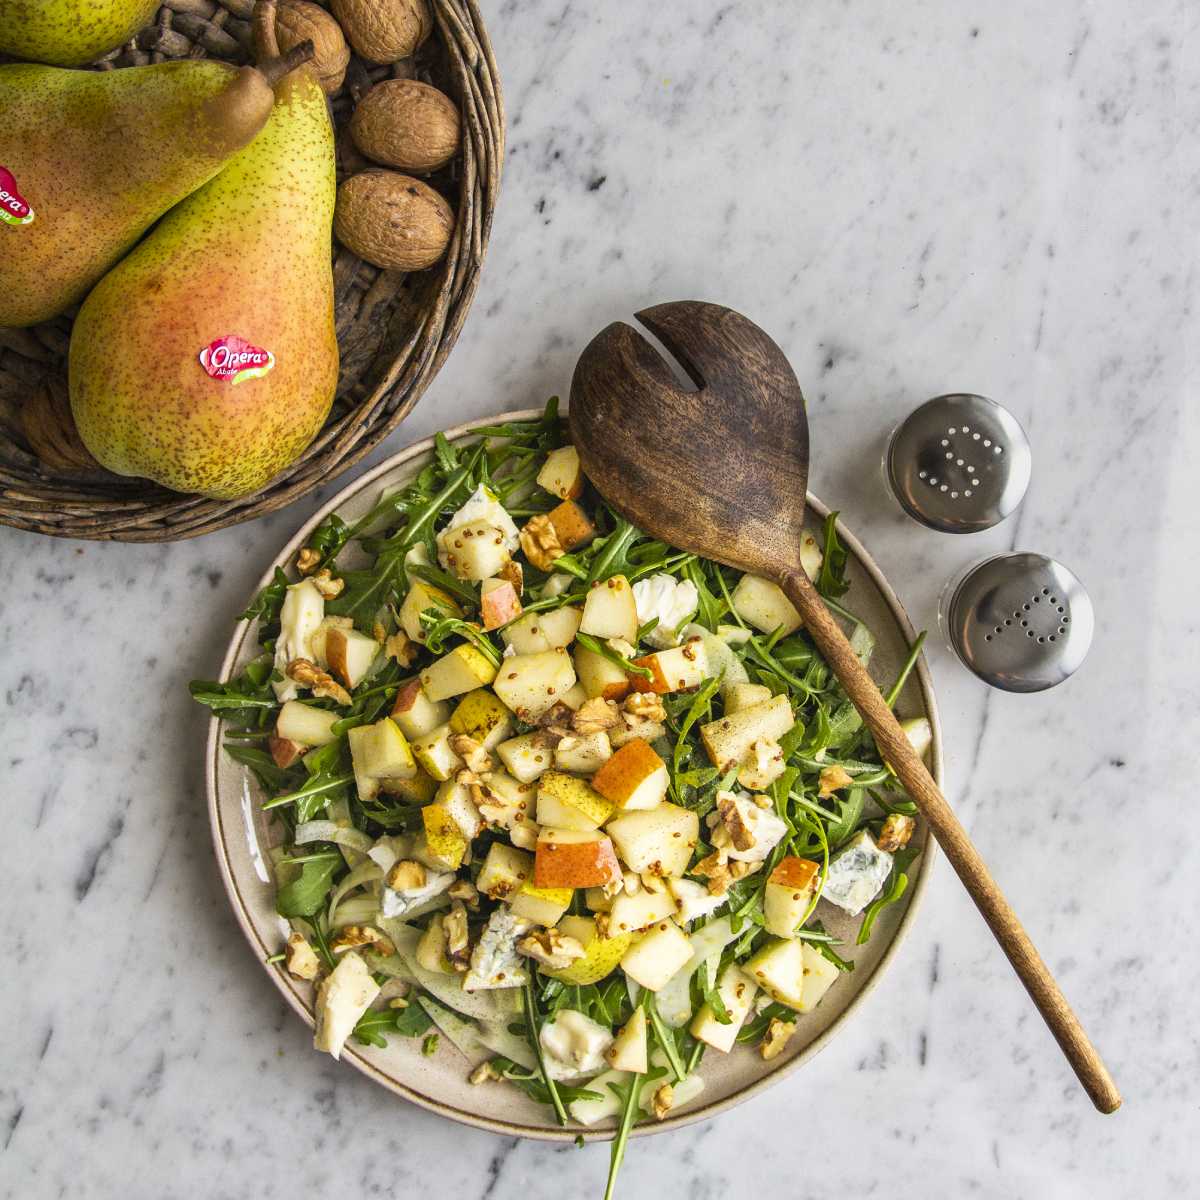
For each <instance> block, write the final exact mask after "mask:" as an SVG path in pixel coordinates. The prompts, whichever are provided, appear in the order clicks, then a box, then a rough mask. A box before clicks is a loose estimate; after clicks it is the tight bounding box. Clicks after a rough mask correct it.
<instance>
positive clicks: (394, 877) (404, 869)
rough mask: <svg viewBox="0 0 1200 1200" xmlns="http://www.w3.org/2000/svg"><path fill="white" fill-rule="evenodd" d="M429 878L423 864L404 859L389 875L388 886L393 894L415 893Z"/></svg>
mask: <svg viewBox="0 0 1200 1200" xmlns="http://www.w3.org/2000/svg"><path fill="white" fill-rule="evenodd" d="M428 878H429V876H428V874H427V873H426V871H425V867H424V865H423V864H422V863H419V862H415V861H414V860H413V859H411V858H402V859H401V860H400V861H399V862H398V863H396V864H395V866H393V867H392V869H391V870H390V871H389V872H388V873H387V885H388V887H390V888H391V889H392V891H393V892H415V891H416V890H417V889H418V888H423V887H424V886H425V882H426V880H427V879H428Z"/></svg>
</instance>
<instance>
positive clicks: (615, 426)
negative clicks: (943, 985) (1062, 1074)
mask: <svg viewBox="0 0 1200 1200" xmlns="http://www.w3.org/2000/svg"><path fill="white" fill-rule="evenodd" d="M637 319H638V320H639V321H640V322H641V323H642V325H644V326H645V327H646V328H647V329H648V330H649V331H650V332H651V333H652V334H653V335H654V336H655V337H657V338H658V339H659V341H660V342H661V343H662V345H663V346H664V347H666V349H667V350H668V352H669V353H671V354H672V355H673V356H674V357H675V359H676V361H677V362H678V364H679V366H680V367H682V369H683V370H684V372H686V374H687V375H688V376H689V377H690V378H691V379H692V381H693V382H694V383H695V385H696V390H690V389H688V388H686V387H685V386H683V385H682V384H681V383H679V382H678V381H677V379H676V376H675V373H674V372H673V371H672V369H671V367H670V365H669V364H668V363H667V362H666V361H665V360H664V359H663V357H662V356H661V354H660V353H659V351H658V350H657V349H656V348H655V347H653V346H652V345H651V344H650V343H649V342H648V341H647V340H646V339H645V338H644V337H643V336H642V335H641V334H640V333H638V332H637V331H636V330H635V329H633V328H632V327H631V326H629V325H626V324H623V323H621V322H614V323H613V324H612V325H609V326H608V328H607V329H604V330H603V331H602V332H601V333H599V334H598V335H597V336H596V337H595V338H594V339H593V340H592V341H591V343H589V345H588V346H587V348H586V349H585V350H584V351H583V353H582V354H581V355H580V358H579V363H578V365H577V366H576V368H575V375H574V378H573V379H572V381H571V405H570V425H571V433H572V438H573V441H574V443H575V446H576V449H577V450H578V451H579V456H580V459H581V460H582V463H583V468H584V472H585V473H586V474H587V476H588V477H589V478H590V479H591V480H592V482H593V483H594V484H595V485H596V487H597V488H598V489H599V490H600V492H601V494H602V495H603V496H604V497H605V499H607V500H608V501H609V502H610V503H611V504H612V505H613V507H614V508H616V509H617V510H619V511H620V512H621V513H623V514H624V515H625V516H626V517H627V518H628V519H629V520H630V521H632V522H633V523H634V524H635V525H637V526H638V527H639V528H640V529H642V530H644V531H645V532H646V533H648V534H650V535H651V536H653V537H656V538H660V539H662V540H663V541H665V542H668V543H669V544H671V545H674V546H678V547H680V548H681V549H683V550H687V551H690V552H691V553H693V554H698V555H701V556H703V557H705V558H711V559H714V560H716V561H717V562H720V563H724V564H726V565H728V566H730V567H734V568H737V569H738V570H741V571H750V572H753V573H754V574H756V575H764V576H766V577H768V578H770V579H773V580H775V581H776V582H777V583H778V584H779V586H780V587H781V588H782V589H783V590H784V592H785V593H786V594H787V597H788V599H789V600H791V602H792V603H793V604H794V605H795V606H796V609H797V611H798V612H799V613H800V615H801V617H802V618H803V620H804V628H805V629H806V630H807V631H808V632H809V634H810V635H811V636H812V639H813V641H814V642H815V643H816V645H817V648H818V649H819V650H820V651H821V653H822V654H823V655H824V657H825V660H826V662H828V664H829V665H830V667H831V668H832V669H833V671H834V673H835V674H836V675H837V677H838V679H839V680H840V681H841V683H842V686H843V687H844V688H845V690H846V693H847V694H848V695H849V697H850V699H851V700H852V701H853V703H854V705H855V707H856V708H857V709H858V711H859V712H860V713H861V714H862V716H863V720H864V721H865V722H866V724H867V727H868V728H869V729H870V731H871V733H872V734H873V735H874V737H875V742H876V744H877V746H878V747H879V751H880V754H881V755H882V756H883V758H884V760H885V761H886V762H888V763H890V764H891V766H892V768H893V769H894V771H895V772H896V774H897V776H899V778H900V782H901V783H902V784H903V785H904V787H905V789H906V790H907V792H908V794H909V795H910V796H911V797H912V799H913V800H914V801H915V802H916V805H917V807H918V809H919V810H920V812H921V815H922V816H923V817H924V818H925V820H926V821H927V822H928V824H929V828H930V830H931V831H932V832H933V835H934V837H935V838H937V841H938V844H939V845H940V846H941V847H942V849H943V850H944V851H945V854H946V857H947V858H948V859H949V860H950V864H951V866H953V867H954V869H955V871H956V872H957V873H958V877H959V879H961V880H962V882H963V884H964V886H965V887H966V889H967V891H968V892H969V893H970V894H971V898H972V899H973V900H974V901H975V904H976V906H977V907H978V909H979V911H980V913H982V914H983V919H984V920H985V921H986V922H987V923H988V926H989V928H990V929H991V931H992V934H993V936H994V937H995V938H996V940H997V941H998V942H999V943H1000V946H1001V949H1003V951H1004V953H1005V954H1006V955H1007V956H1008V960H1009V962H1010V963H1012V966H1013V969H1014V970H1015V971H1016V973H1017V975H1018V976H1019V977H1020V979H1021V982H1022V983H1023V984H1024V985H1025V987H1026V989H1027V990H1028V992H1029V994H1030V996H1031V997H1032V998H1033V1002H1034V1004H1036V1005H1037V1008H1038V1011H1039V1012H1040V1013H1041V1014H1042V1017H1043V1018H1044V1019H1045V1021H1046V1024H1047V1025H1049V1026H1050V1031H1051V1032H1052V1033H1053V1034H1054V1036H1055V1038H1056V1039H1057V1040H1058V1044H1059V1045H1060V1046H1061V1047H1062V1051H1063V1053H1064V1054H1065V1055H1066V1056H1067V1059H1068V1061H1069V1062H1070V1064H1071V1066H1072V1067H1073V1068H1074V1070H1075V1074H1076V1075H1077V1076H1078V1077H1079V1081H1080V1083H1082V1084H1083V1087H1084V1089H1085V1090H1086V1091H1087V1094H1088V1095H1089V1096H1090V1097H1091V1099H1092V1103H1093V1104H1095V1106H1096V1107H1097V1108H1098V1109H1099V1110H1100V1111H1101V1112H1105V1113H1111V1112H1115V1111H1116V1109H1117V1108H1119V1107H1120V1104H1121V1094H1120V1092H1119V1091H1118V1090H1117V1086H1116V1084H1115V1083H1114V1081H1113V1079H1112V1076H1111V1075H1109V1073H1108V1070H1107V1068H1106V1067H1105V1065H1104V1063H1103V1061H1102V1060H1101V1058H1100V1055H1099V1053H1098V1052H1097V1050H1096V1048H1095V1046H1093V1045H1092V1043H1091V1041H1090V1040H1089V1039H1088V1036H1087V1034H1086V1033H1085V1032H1084V1030H1083V1027H1082V1026H1081V1025H1080V1023H1079V1020H1078V1018H1077V1017H1076V1016H1075V1014H1074V1013H1073V1012H1072V1011H1071V1007H1070V1005H1069V1004H1068V1003H1067V1000H1066V997H1064V996H1063V994H1062V991H1061V990H1060V988H1059V986H1058V984H1057V983H1056V982H1055V980H1054V977H1053V976H1052V975H1051V974H1050V971H1049V968H1048V967H1047V966H1046V964H1045V963H1044V962H1043V961H1042V958H1041V956H1040V955H1039V954H1038V952H1037V949H1036V948H1035V947H1034V944H1033V942H1032V941H1031V940H1030V938H1029V935H1028V934H1027V933H1026V932H1025V930H1024V929H1023V928H1022V926H1021V922H1020V921H1019V920H1018V919H1017V915H1016V913H1014V912H1013V910H1012V908H1011V907H1010V906H1009V903H1008V901H1007V900H1006V899H1005V898H1004V895H1003V894H1002V893H1001V891H1000V888H999V887H998V886H997V885H996V881H995V880H994V879H993V878H992V876H991V873H990V872H989V871H988V868H987V866H986V864H985V863H984V861H983V859H982V858H981V857H980V855H979V852H978V851H977V850H976V849H975V847H974V845H973V844H972V843H971V839H970V838H969V837H968V836H967V832H966V830H965V829H963V827H962V824H961V823H960V822H959V820H958V818H957V817H956V816H955V814H954V810H953V809H952V808H951V807H950V805H949V804H948V803H947V802H946V798H945V797H944V796H943V795H942V793H941V791H940V790H939V789H938V786H937V784H936V783H934V781H933V777H932V776H931V775H930V774H929V772H928V770H926V768H925V764H924V763H923V762H922V760H921V759H920V757H918V755H917V754H916V753H915V751H914V750H913V748H912V746H911V745H910V744H909V741H908V739H907V738H906V737H905V735H904V733H903V731H902V730H901V728H900V725H899V723H898V722H897V721H896V718H895V716H894V715H893V714H892V711H891V709H890V708H889V707H888V705H887V704H886V703H885V701H884V699H883V696H882V695H881V693H880V690H879V686H878V684H876V683H875V682H874V681H873V680H872V679H871V676H870V675H869V674H868V673H867V671H866V669H865V668H864V667H863V666H862V665H861V664H860V663H859V661H858V659H857V657H855V654H854V652H853V651H852V650H851V648H850V643H849V642H848V641H847V639H846V636H845V634H844V633H843V632H842V630H841V628H840V627H839V626H838V624H837V623H836V622H835V621H834V619H833V617H832V616H831V615H830V612H829V610H828V609H827V608H826V606H825V604H824V602H823V601H822V599H821V596H820V594H819V593H818V592H817V590H816V588H815V587H814V586H813V585H812V583H811V582H810V581H809V579H808V577H807V576H806V575H805V573H804V572H803V571H802V570H799V569H797V563H796V553H797V548H798V547H799V545H800V536H801V532H802V530H803V526H804V508H805V496H806V494H807V487H808V418H807V416H806V414H805V411H804V396H803V395H802V394H801V391H800V385H799V384H798V383H797V382H796V376H795V375H794V374H793V373H792V369H791V367H790V366H789V365H788V361H787V359H786V358H785V357H784V354H783V351H782V350H780V348H779V347H778V346H777V345H776V344H775V343H774V342H773V341H772V340H771V338H769V337H768V336H767V335H766V334H765V333H764V332H763V331H762V330H761V329H759V328H758V326H757V325H755V324H754V323H753V322H751V321H749V320H747V319H746V318H745V317H743V316H742V315H741V314H739V313H736V312H734V311H732V310H731V309H728V308H722V307H720V306H719V305H716V304H705V303H701V302H699V301H681V302H678V303H674V304H660V305H656V306H655V307H654V308H649V309H646V310H645V311H644V312H640V313H638V314H637Z"/></svg>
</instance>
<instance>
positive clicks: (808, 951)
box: [800, 942, 841, 1013]
mask: <svg viewBox="0 0 1200 1200" xmlns="http://www.w3.org/2000/svg"><path fill="white" fill-rule="evenodd" d="M800 953H801V955H802V956H803V959H804V990H803V992H802V993H801V996H800V1011H801V1012H802V1013H806V1012H812V1010H813V1009H814V1008H816V1007H817V1005H818V1004H820V1003H821V1000H822V998H823V997H824V995H825V993H826V992H827V991H829V989H830V988H831V987H832V986H833V983H834V980H835V979H837V977H838V976H839V975H840V974H841V972H840V971H839V970H838V969H837V967H836V966H834V964H833V963H831V962H830V961H829V959H827V958H826V957H825V956H824V955H823V954H822V953H821V952H820V950H817V949H816V948H815V947H814V946H811V945H809V943H808V942H802V943H801V950H800Z"/></svg>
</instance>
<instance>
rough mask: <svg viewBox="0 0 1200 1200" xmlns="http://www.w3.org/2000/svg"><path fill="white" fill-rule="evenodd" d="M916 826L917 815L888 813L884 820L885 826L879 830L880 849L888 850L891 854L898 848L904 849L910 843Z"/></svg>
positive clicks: (878, 842)
mask: <svg viewBox="0 0 1200 1200" xmlns="http://www.w3.org/2000/svg"><path fill="white" fill-rule="evenodd" d="M916 827H917V821H916V818H915V817H910V816H906V815H905V814H904V813H888V815H887V816H886V817H885V818H884V820H883V828H882V829H881V830H880V831H879V837H878V838H877V839H876V845H878V847H879V848H880V850H886V851H888V853H889V854H890V853H892V852H893V851H896V850H903V849H904V847H905V846H907V845H908V842H909V839H910V838H911V837H912V835H913V830H915V829H916Z"/></svg>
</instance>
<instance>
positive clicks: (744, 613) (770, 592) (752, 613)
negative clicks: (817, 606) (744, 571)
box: [730, 575, 803, 637]
mask: <svg viewBox="0 0 1200 1200" xmlns="http://www.w3.org/2000/svg"><path fill="white" fill-rule="evenodd" d="M730 599H731V600H732V601H733V610H734V612H736V613H737V615H738V616H739V617H741V618H742V620H743V621H745V622H746V623H747V624H748V625H753V626H754V628H755V629H758V630H761V631H762V632H763V633H774V631H775V630H776V629H779V628H780V627H782V629H783V633H782V634H781V635H780V636H781V637H786V636H787V635H788V634H789V633H794V632H795V631H796V630H797V629H799V628H800V626H801V624H803V622H802V621H801V620H800V614H799V613H798V612H797V611H796V607H795V605H794V604H793V603H792V602H791V601H790V600H789V599H788V598H787V596H785V595H784V594H783V589H782V588H781V587H780V586H779V585H778V584H777V583H772V582H771V581H770V580H769V579H763V578H762V576H760V575H743V576H742V577H741V579H739V580H738V584H737V587H735V588H734V589H733V595H732V596H731V597H730Z"/></svg>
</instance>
